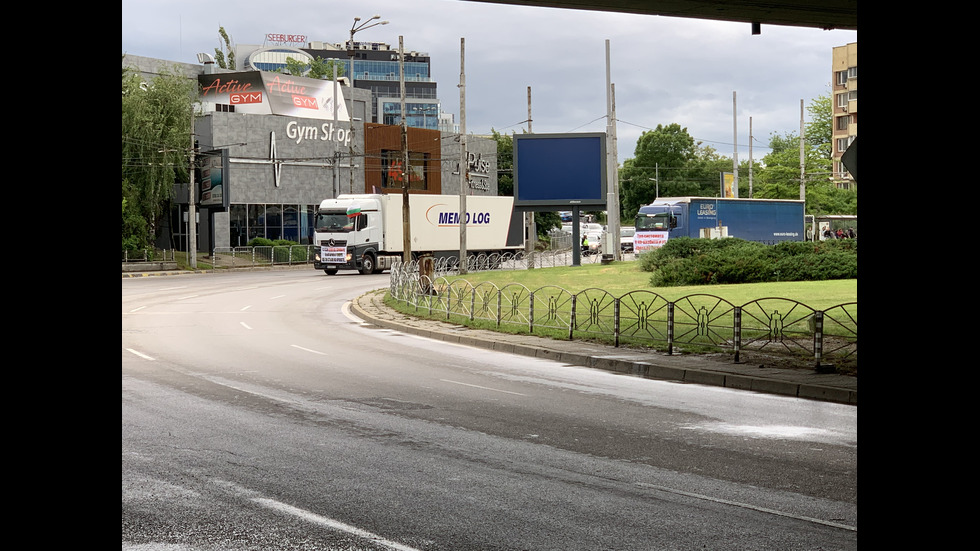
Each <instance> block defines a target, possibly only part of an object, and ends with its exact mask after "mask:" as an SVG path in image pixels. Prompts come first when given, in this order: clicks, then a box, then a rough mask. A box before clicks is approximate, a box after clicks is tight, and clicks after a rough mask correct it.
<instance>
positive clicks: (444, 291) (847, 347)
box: [389, 255, 857, 372]
mask: <svg viewBox="0 0 980 551" xmlns="http://www.w3.org/2000/svg"><path fill="white" fill-rule="evenodd" d="M548 257H549V258H551V259H552V260H553V259H554V258H555V255H548ZM497 260H498V261H497V262H496V264H494V262H493V261H492V260H491V259H488V262H487V264H485V265H480V264H476V265H471V266H469V268H468V269H469V270H470V271H478V270H480V269H484V267H487V268H492V267H498V268H506V267H515V268H516V267H517V266H509V264H511V265H513V264H520V263H522V262H523V261H522V259H515V258H511V259H504V258H501V259H497ZM538 265H540V266H544V264H538ZM555 265H557V264H555ZM524 267H526V264H525V266H524ZM428 271H431V272H432V275H431V276H430V275H429V274H428V273H426V272H428ZM458 273H459V272H458V270H457V269H455V267H454V266H452V265H451V264H445V263H435V265H434V266H433V268H427V267H425V266H424V265H423V269H422V271H421V272H420V267H419V264H418V263H417V262H410V263H397V264H396V266H394V267H393V268H392V270H391V279H390V283H389V286H390V288H389V292H390V294H391V296H392V297H394V298H395V299H396V300H398V301H400V302H403V303H405V304H407V305H409V306H412V307H414V309H415V310H416V312H417V313H419V314H420V315H425V316H430V317H437V318H439V319H444V320H446V321H450V322H477V321H479V322H482V323H483V324H489V325H492V326H494V327H496V328H499V329H506V330H511V331H519V332H526V333H528V334H541V335H543V336H551V337H555V338H567V339H569V340H572V339H576V338H579V339H591V340H596V341H600V342H607V343H610V344H612V345H614V346H617V347H618V346H621V345H624V346H640V347H650V348H656V349H661V350H666V352H667V353H668V354H674V353H677V352H679V351H682V350H683V351H685V352H699V351H719V350H727V351H730V352H731V353H732V356H733V359H734V361H735V362H736V363H738V362H740V361H742V359H743V356H745V355H747V354H748V353H757V354H762V355H769V356H772V355H776V356H780V357H783V358H785V359H787V360H795V361H798V362H802V363H812V364H813V365H814V367H815V368H816V369H818V370H822V369H825V368H826V367H827V366H828V365H830V364H832V365H834V366H836V368H837V369H844V370H853V371H854V372H856V370H857V302H848V303H844V304H839V305H836V306H833V307H831V308H826V309H823V310H818V309H815V308H811V307H810V306H807V305H806V304H803V303H801V302H799V301H796V300H793V299H788V298H777V297H769V298H760V299H756V300H753V301H750V302H748V303H746V304H741V305H738V304H732V303H731V302H729V301H727V300H725V299H724V298H721V297H718V296H715V295H711V294H707V293H698V294H691V295H687V296H685V297H682V298H679V299H676V300H668V299H667V298H665V297H663V296H661V295H660V294H658V293H656V292H654V291H647V290H638V291H631V292H628V293H626V294H624V295H622V296H619V297H617V296H613V295H611V294H610V293H608V292H606V291H604V290H602V289H597V288H590V289H586V290H584V291H579V292H577V293H572V292H570V291H568V290H566V289H563V288H561V287H557V286H546V287H542V288H539V289H533V290H532V289H529V288H528V287H525V286H524V285H521V284H516V283H512V284H508V285H505V286H504V287H498V286H497V285H495V284H493V283H490V282H483V283H479V284H476V285H473V284H471V283H469V282H468V281H465V280H460V279H456V280H451V279H449V278H448V276H449V275H453V274H458Z"/></svg>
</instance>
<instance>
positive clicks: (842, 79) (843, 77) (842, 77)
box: [837, 71, 847, 86]
mask: <svg viewBox="0 0 980 551" xmlns="http://www.w3.org/2000/svg"><path fill="white" fill-rule="evenodd" d="M845 84H847V71H837V85H838V86H844V85H845Z"/></svg>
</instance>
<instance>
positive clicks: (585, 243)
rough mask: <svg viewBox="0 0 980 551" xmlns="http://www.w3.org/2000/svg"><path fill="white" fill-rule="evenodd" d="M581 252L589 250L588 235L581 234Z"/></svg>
mask: <svg viewBox="0 0 980 551" xmlns="http://www.w3.org/2000/svg"><path fill="white" fill-rule="evenodd" d="M582 252H583V253H588V252H589V236H588V235H583V236H582Z"/></svg>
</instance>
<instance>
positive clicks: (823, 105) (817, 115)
mask: <svg viewBox="0 0 980 551" xmlns="http://www.w3.org/2000/svg"><path fill="white" fill-rule="evenodd" d="M832 105H833V104H832V103H831V100H830V93H829V92H828V93H827V94H825V95H822V96H818V97H816V98H814V99H813V101H811V102H810V105H807V107H806V110H807V112H808V113H810V122H808V123H805V124H804V125H803V126H804V128H805V130H806V142H807V143H808V144H810V146H811V147H812V148H813V150H814V152H815V153H816V154H817V155H819V156H820V157H822V158H824V159H827V160H828V161H830V160H831V156H832V155H833V151H834V150H833V148H832V147H831V145H832V142H833V139H834V138H833V136H834V127H833V124H834V110H833V107H832Z"/></svg>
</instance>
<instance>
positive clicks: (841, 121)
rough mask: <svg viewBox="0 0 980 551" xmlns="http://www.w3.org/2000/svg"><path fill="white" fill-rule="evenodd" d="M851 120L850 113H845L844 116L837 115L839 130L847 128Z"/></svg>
mask: <svg viewBox="0 0 980 551" xmlns="http://www.w3.org/2000/svg"><path fill="white" fill-rule="evenodd" d="M850 122H851V116H850V115H844V116H843V117H837V130H847V125H848V124H850Z"/></svg>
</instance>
